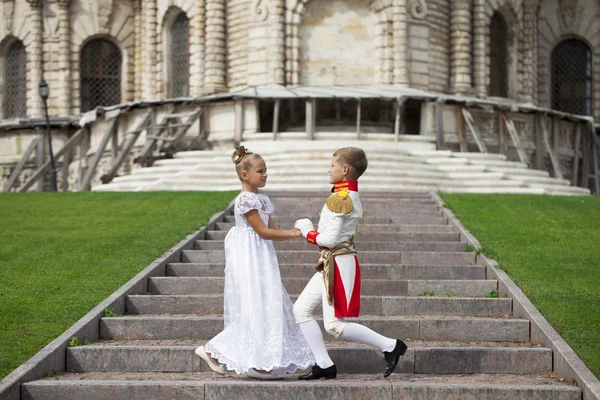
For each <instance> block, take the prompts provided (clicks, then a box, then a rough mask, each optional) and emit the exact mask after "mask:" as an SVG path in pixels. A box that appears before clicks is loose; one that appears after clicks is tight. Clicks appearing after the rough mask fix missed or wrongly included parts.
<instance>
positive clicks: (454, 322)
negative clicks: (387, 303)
mask: <svg viewBox="0 0 600 400" xmlns="http://www.w3.org/2000/svg"><path fill="white" fill-rule="evenodd" d="M352 321H354V322H358V323H360V324H363V325H365V326H367V327H369V328H371V329H373V330H374V331H376V332H378V333H380V334H382V335H384V336H387V337H397V338H411V339H413V340H452V341H458V342H472V341H476V340H480V339H481V338H485V340H486V341H489V342H524V341H527V340H529V321H527V320H521V319H510V318H487V317H455V316H391V315H387V316H376V315H365V316H361V317H359V318H356V319H354V318H353V319H352ZM319 325H320V326H321V329H322V330H323V327H322V324H319ZM222 330H223V317H222V316H221V315H214V316H208V315H204V316H193V315H183V316H173V315H142V316H138V315H128V316H123V317H113V318H102V319H101V321H100V337H101V338H103V339H121V340H122V339H128V340H160V339H202V340H205V339H206V340H208V339H210V338H212V337H214V336H215V335H217V334H218V333H219V332H221V331H222ZM323 334H324V335H325V334H326V332H325V331H324V330H323ZM326 336H327V338H326V340H332V337H331V336H330V335H326Z"/></svg>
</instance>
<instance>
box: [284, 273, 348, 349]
mask: <svg viewBox="0 0 600 400" xmlns="http://www.w3.org/2000/svg"><path fill="white" fill-rule="evenodd" d="M319 305H322V307H323V325H324V326H325V330H326V331H327V333H329V334H330V335H332V336H334V337H339V336H340V334H341V333H342V331H343V330H344V327H345V326H346V322H344V320H343V319H339V318H336V317H335V311H334V309H333V303H332V304H331V305H329V302H328V301H327V293H326V292H325V282H324V280H323V274H321V273H320V272H317V273H315V274H314V275H313V277H312V278H311V279H310V281H309V282H308V285H306V287H305V288H304V290H303V291H302V293H301V294H300V296H299V297H298V299H297V300H296V303H294V317H295V318H296V322H297V323H298V324H301V323H303V322H306V321H311V320H314V319H315V316H314V312H315V310H316V309H317V307H318V306H319Z"/></svg>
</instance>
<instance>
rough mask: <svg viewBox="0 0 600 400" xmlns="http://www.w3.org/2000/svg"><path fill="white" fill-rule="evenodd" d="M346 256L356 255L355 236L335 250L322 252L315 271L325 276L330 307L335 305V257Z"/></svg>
mask: <svg viewBox="0 0 600 400" xmlns="http://www.w3.org/2000/svg"><path fill="white" fill-rule="evenodd" d="M345 254H354V255H356V250H355V249H354V236H352V237H350V239H348V240H346V241H345V242H342V243H340V244H338V245H337V246H335V247H334V248H333V249H323V250H321V256H320V257H319V262H318V263H317V265H316V267H315V269H316V270H317V271H318V272H321V273H322V274H323V280H324V281H325V290H326V291H327V301H328V302H329V305H331V304H332V303H333V280H334V272H335V268H334V262H333V257H336V256H342V255H345Z"/></svg>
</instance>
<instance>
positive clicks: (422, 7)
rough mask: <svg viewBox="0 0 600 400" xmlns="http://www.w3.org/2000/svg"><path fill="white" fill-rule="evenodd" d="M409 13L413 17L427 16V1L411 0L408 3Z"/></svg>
mask: <svg viewBox="0 0 600 400" xmlns="http://www.w3.org/2000/svg"><path fill="white" fill-rule="evenodd" d="M410 14H411V15H412V16H413V18H414V19H424V18H425V17H426V16H427V2H426V1H425V0H413V1H412V2H411V3H410Z"/></svg>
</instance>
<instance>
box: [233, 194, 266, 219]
mask: <svg viewBox="0 0 600 400" xmlns="http://www.w3.org/2000/svg"><path fill="white" fill-rule="evenodd" d="M236 208H237V211H238V212H239V213H240V214H242V215H244V214H246V213H247V212H248V211H250V210H259V211H260V210H262V208H263V205H262V203H261V202H260V199H259V198H258V195H257V194H256V193H251V192H244V193H242V194H240V196H239V197H238V200H237V204H236Z"/></svg>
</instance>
